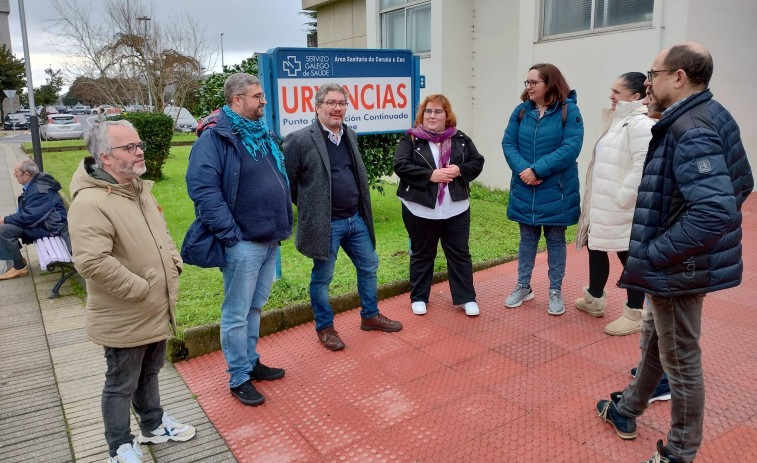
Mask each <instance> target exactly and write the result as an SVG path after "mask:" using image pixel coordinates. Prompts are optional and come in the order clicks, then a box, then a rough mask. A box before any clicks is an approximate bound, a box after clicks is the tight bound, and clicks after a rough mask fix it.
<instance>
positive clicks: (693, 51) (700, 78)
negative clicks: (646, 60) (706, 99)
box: [660, 42, 713, 90]
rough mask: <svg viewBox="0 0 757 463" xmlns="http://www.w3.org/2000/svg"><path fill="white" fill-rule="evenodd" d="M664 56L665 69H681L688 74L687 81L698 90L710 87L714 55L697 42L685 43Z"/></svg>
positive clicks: (675, 46)
mask: <svg viewBox="0 0 757 463" xmlns="http://www.w3.org/2000/svg"><path fill="white" fill-rule="evenodd" d="M660 55H662V56H664V58H663V61H662V62H663V66H665V69H671V70H677V69H681V70H683V71H684V72H685V73H686V80H687V81H688V83H689V84H690V85H691V86H692V87H694V88H695V89H697V90H704V89H705V88H707V87H708V86H709V85H710V79H711V78H712V71H713V64H712V55H710V52H708V51H707V49H706V48H704V47H703V46H702V45H701V44H699V43H697V42H683V43H679V44H677V45H673V46H672V47H670V48H666V49H665V50H663V51H661V52H660Z"/></svg>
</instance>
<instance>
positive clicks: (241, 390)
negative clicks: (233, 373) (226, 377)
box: [229, 381, 265, 407]
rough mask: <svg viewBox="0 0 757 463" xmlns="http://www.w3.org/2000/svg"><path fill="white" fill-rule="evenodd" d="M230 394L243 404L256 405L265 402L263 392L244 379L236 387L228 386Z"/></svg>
mask: <svg viewBox="0 0 757 463" xmlns="http://www.w3.org/2000/svg"><path fill="white" fill-rule="evenodd" d="M229 391H230V392H231V395H233V396H234V397H236V398H237V399H239V401H240V402H242V403H243V404H245V405H249V406H251V407H256V406H258V405H260V404H262V403H263V402H265V397H263V394H261V393H260V392H258V391H257V389H255V386H253V385H252V383H251V382H249V381H245V382H243V383H242V384H240V385H239V386H237V387H232V388H229Z"/></svg>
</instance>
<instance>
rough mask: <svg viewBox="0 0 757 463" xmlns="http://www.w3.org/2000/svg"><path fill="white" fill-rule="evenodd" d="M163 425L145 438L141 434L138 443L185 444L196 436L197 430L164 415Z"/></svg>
mask: <svg viewBox="0 0 757 463" xmlns="http://www.w3.org/2000/svg"><path fill="white" fill-rule="evenodd" d="M162 421H163V424H161V425H160V426H159V427H158V429H156V430H154V431H152V432H151V433H150V434H149V435H147V436H145V435H144V433H139V436H137V441H139V443H140V444H162V443H163V442H168V441H169V440H172V441H178V442H184V441H188V440H189V439H191V438H193V437H194V436H195V428H194V427H193V426H189V425H187V424H181V423H179V422H178V421H176V420H175V419H173V418H171V417H170V416H168V415H166V414H165V413H163V420H162Z"/></svg>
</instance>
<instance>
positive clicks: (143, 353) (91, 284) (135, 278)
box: [69, 121, 195, 463]
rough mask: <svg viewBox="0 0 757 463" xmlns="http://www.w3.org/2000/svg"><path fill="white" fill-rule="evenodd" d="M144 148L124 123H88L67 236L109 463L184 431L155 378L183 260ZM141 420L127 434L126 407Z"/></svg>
mask: <svg viewBox="0 0 757 463" xmlns="http://www.w3.org/2000/svg"><path fill="white" fill-rule="evenodd" d="M144 148H145V145H144V142H142V141H141V140H140V138H139V134H138V133H137V131H136V130H135V129H134V126H132V125H131V123H129V122H128V121H106V122H101V123H98V124H95V126H94V127H93V128H92V131H91V132H90V134H89V135H88V138H87V149H88V150H89V152H90V153H91V154H92V156H90V157H86V158H84V159H83V160H82V162H81V163H80V164H79V167H78V169H77V170H76V172H75V173H74V176H73V179H72V180H71V194H72V197H73V203H72V205H71V210H70V211H69V232H70V235H71V242H72V245H73V257H74V265H75V266H76V269H77V270H78V271H79V274H80V275H81V276H82V277H84V278H85V279H86V281H87V310H86V313H85V320H86V331H87V336H88V337H89V339H90V340H91V341H93V342H95V343H97V344H100V345H102V346H103V347H104V348H105V359H106V362H107V371H106V373H105V387H104V388H103V394H102V414H103V422H104V425H105V440H106V441H107V442H108V447H109V449H110V460H109V461H110V462H112V463H114V462H122V463H141V462H142V460H143V454H142V450H141V449H140V447H139V445H138V442H139V443H153V444H157V443H161V442H167V441H169V440H172V441H186V440H189V439H191V438H192V437H194V435H195V429H194V427H192V426H188V425H183V424H180V423H178V422H176V421H175V420H174V419H172V418H171V417H169V416H168V415H166V414H165V413H164V412H163V408H162V407H161V405H160V394H159V389H158V373H159V372H160V369H161V368H162V367H163V363H164V360H165V357H166V340H167V338H168V336H169V334H170V326H172V325H173V326H174V328H175V320H174V315H173V309H174V305H175V304H176V299H177V295H178V291H179V273H180V272H181V268H182V265H183V263H182V260H181V257H180V256H179V253H178V252H177V250H176V245H175V244H174V242H173V241H172V240H171V237H170V236H169V234H168V229H167V228H166V223H165V220H164V218H163V212H162V209H161V208H160V206H159V205H158V203H157V202H156V200H155V198H154V197H153V196H152V194H151V193H150V191H151V189H152V186H153V182H151V181H146V180H142V179H140V178H139V177H140V176H141V175H142V174H144V173H145V171H146V170H147V169H146V167H145V161H144ZM131 405H133V406H134V410H135V411H136V412H137V415H139V418H140V420H139V421H140V423H139V425H140V429H141V432H140V433H139V436H137V437H136V439H135V438H134V436H133V435H132V434H131V430H130V428H129V415H130V410H129V407H130V406H131Z"/></svg>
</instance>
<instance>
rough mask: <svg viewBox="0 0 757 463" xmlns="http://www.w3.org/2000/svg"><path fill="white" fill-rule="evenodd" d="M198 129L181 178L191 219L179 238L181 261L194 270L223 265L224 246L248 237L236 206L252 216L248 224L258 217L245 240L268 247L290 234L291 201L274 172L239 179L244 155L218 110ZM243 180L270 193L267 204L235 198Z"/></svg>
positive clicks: (279, 178) (284, 186)
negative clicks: (191, 210)
mask: <svg viewBox="0 0 757 463" xmlns="http://www.w3.org/2000/svg"><path fill="white" fill-rule="evenodd" d="M202 127H203V129H202V130H201V131H199V130H198V134H199V138H198V139H197V141H196V142H195V143H194V145H192V151H191V152H190V154H189V164H188V166H187V174H186V181H187V193H188V194H189V197H190V198H191V199H192V201H193V202H194V205H195V217H196V219H195V221H194V222H193V223H192V224H191V225H190V226H189V229H188V230H187V234H186V235H185V237H184V242H183V243H182V247H181V257H182V259H183V260H184V262H185V263H188V264H191V265H196V266H198V267H223V266H225V265H226V259H225V249H224V248H229V247H233V246H235V245H236V244H237V243H238V242H239V241H240V240H242V239H247V238H245V237H244V236H243V231H242V229H241V228H240V226H239V225H238V223H237V222H236V219H235V217H234V215H233V213H232V211H234V210H235V207H238V206H240V205H243V206H244V207H245V208H247V211H245V212H246V214H247V216H248V217H253V218H252V219H250V220H256V219H257V223H259V224H260V225H259V227H255V229H254V230H253V232H254V233H256V235H255V236H252V237H248V238H249V239H251V240H253V241H260V242H266V243H268V242H275V241H282V240H285V239H288V238H289V237H290V236H291V234H292V222H293V215H292V199H291V196H290V193H289V188H288V187H287V185H286V179H285V178H284V176H283V175H282V174H281V173H280V172H279V171H277V170H276V169H275V168H274V169H272V170H271V173H272V174H273V175H270V176H266V177H258V178H240V172H241V169H242V160H241V157H242V156H249V153H248V151H247V149H246V148H245V147H244V145H243V144H242V142H241V140H240V139H239V137H238V136H237V135H236V134H235V133H234V131H233V129H232V126H231V122H230V121H229V118H228V116H226V114H225V113H223V111H221V112H219V113H218V114H216V113H215V112H214V113H213V114H211V116H209V117H208V118H206V119H205V120H204V121H203V125H202ZM242 182H256V183H258V184H259V185H258V186H259V187H260V188H261V189H267V190H268V191H269V192H270V198H268V199H269V200H268V201H260V200H256V199H253V198H243V197H240V195H239V194H238V193H239V191H240V185H241V183H242ZM274 195H275V196H274ZM277 205H281V206H282V207H275V206H277Z"/></svg>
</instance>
